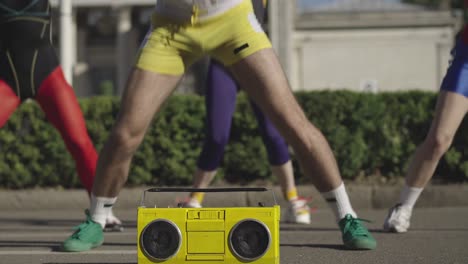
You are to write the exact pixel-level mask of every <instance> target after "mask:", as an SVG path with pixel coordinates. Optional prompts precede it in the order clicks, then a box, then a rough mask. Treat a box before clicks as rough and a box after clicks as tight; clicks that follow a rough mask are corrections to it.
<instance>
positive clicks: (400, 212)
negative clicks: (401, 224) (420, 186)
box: [395, 205, 411, 221]
mask: <svg viewBox="0 0 468 264" xmlns="http://www.w3.org/2000/svg"><path fill="white" fill-rule="evenodd" d="M395 217H396V218H398V219H402V220H404V221H409V219H410V218H411V213H410V212H408V211H407V210H405V209H404V208H403V206H402V205H396V206H395Z"/></svg>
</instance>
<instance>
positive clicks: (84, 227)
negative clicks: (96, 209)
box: [72, 210, 94, 238]
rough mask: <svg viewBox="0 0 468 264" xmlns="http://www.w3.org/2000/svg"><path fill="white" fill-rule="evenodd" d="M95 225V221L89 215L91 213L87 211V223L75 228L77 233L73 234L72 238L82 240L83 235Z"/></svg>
mask: <svg viewBox="0 0 468 264" xmlns="http://www.w3.org/2000/svg"><path fill="white" fill-rule="evenodd" d="M93 223H94V221H93V220H92V219H91V216H90V215H89V211H88V210H86V221H85V222H83V223H81V224H79V225H77V226H75V227H73V230H75V233H73V234H72V237H73V238H80V237H81V236H82V235H83V233H85V231H86V230H87V229H89V228H90V227H91V226H92V224H93Z"/></svg>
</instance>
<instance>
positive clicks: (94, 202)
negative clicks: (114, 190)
mask: <svg viewBox="0 0 468 264" xmlns="http://www.w3.org/2000/svg"><path fill="white" fill-rule="evenodd" d="M115 201H117V197H96V196H94V194H91V208H90V209H89V213H90V214H91V219H93V221H94V222H96V223H99V224H100V225H101V226H102V228H104V227H105V226H106V219H107V216H108V215H109V214H110V212H111V210H112V206H113V205H114V203H115Z"/></svg>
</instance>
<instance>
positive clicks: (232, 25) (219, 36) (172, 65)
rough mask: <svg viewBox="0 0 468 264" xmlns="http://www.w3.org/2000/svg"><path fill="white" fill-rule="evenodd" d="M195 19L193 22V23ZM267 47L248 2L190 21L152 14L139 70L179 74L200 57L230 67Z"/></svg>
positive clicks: (137, 64) (139, 61)
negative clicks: (212, 15)
mask: <svg viewBox="0 0 468 264" xmlns="http://www.w3.org/2000/svg"><path fill="white" fill-rule="evenodd" d="M193 20H195V21H193ZM269 47H271V43H270V41H269V39H268V37H267V36H266V34H265V32H264V31H263V29H262V27H261V25H260V24H259V23H258V21H257V18H256V17H255V14H254V12H253V8H252V3H251V2H250V0H244V1H243V2H242V3H240V4H238V5H237V6H235V7H233V8H232V9H230V10H228V11H226V12H224V13H223V14H220V15H218V16H215V17H212V18H207V19H206V20H201V21H196V16H195V17H192V22H189V23H181V22H175V21H174V20H171V19H170V18H167V17H164V16H161V15H158V14H153V17H152V29H151V30H150V32H149V33H148V35H147V37H146V39H145V41H144V42H143V45H142V47H141V49H140V52H139V55H138V58H137V63H136V66H137V67H138V68H140V69H143V70H147V71H152V72H157V73H163V74H171V75H180V74H183V73H184V72H185V70H186V69H187V68H188V67H189V66H190V65H191V64H193V63H194V62H195V61H196V60H198V59H200V58H201V57H202V56H204V55H208V56H211V57H213V58H215V59H216V60H218V61H220V62H222V63H223V64H224V65H226V66H229V65H232V64H234V63H236V62H238V61H239V60H241V59H243V58H246V57H248V56H249V55H251V54H253V53H255V52H257V51H259V50H262V49H265V48H269Z"/></svg>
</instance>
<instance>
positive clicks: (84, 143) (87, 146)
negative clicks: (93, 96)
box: [0, 67, 98, 193]
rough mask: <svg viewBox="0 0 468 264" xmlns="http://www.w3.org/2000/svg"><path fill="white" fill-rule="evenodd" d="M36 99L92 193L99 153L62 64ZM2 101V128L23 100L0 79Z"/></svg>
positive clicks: (82, 181) (0, 111)
mask: <svg viewBox="0 0 468 264" xmlns="http://www.w3.org/2000/svg"><path fill="white" fill-rule="evenodd" d="M34 99H36V100H37V102H38V103H39V105H40V106H41V108H42V110H43V111H44V113H45V115H46V117H47V120H49V122H51V123H52V124H53V125H54V126H55V128H57V129H58V131H59V132H60V135H61V136H62V138H63V140H64V141H65V145H66V146H67V149H68V151H70V153H71V155H72V156H73V159H74V160H75V163H76V167H77V171H78V176H79V177H80V180H81V183H82V184H83V186H84V187H85V188H86V190H87V191H88V193H91V189H92V187H93V180H94V173H95V171H96V162H97V157H98V155H97V153H96V149H95V148H94V145H93V143H92V142H91V139H90V138H89V135H88V131H87V130H86V125H85V120H84V118H83V113H82V112H81V109H80V106H79V105H78V101H77V99H76V96H75V93H74V91H73V89H72V88H71V86H70V85H69V84H68V83H67V81H65V78H64V76H63V72H62V68H61V67H57V68H56V69H55V70H53V71H52V72H51V73H50V74H49V76H48V77H47V78H46V79H45V80H44V81H43V82H42V84H41V85H40V87H39V89H38V93H37V95H36V97H35V98H34ZM0 102H1V104H0V105H1V107H0V128H1V127H3V125H4V124H5V123H6V122H7V121H8V119H9V117H10V115H11V114H12V113H13V112H14V111H15V109H16V108H17V107H18V106H19V105H20V103H21V101H20V99H19V98H18V97H17V96H16V94H15V93H14V92H13V90H12V89H11V88H10V86H9V85H8V84H7V83H5V82H4V81H3V80H1V79H0Z"/></svg>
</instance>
